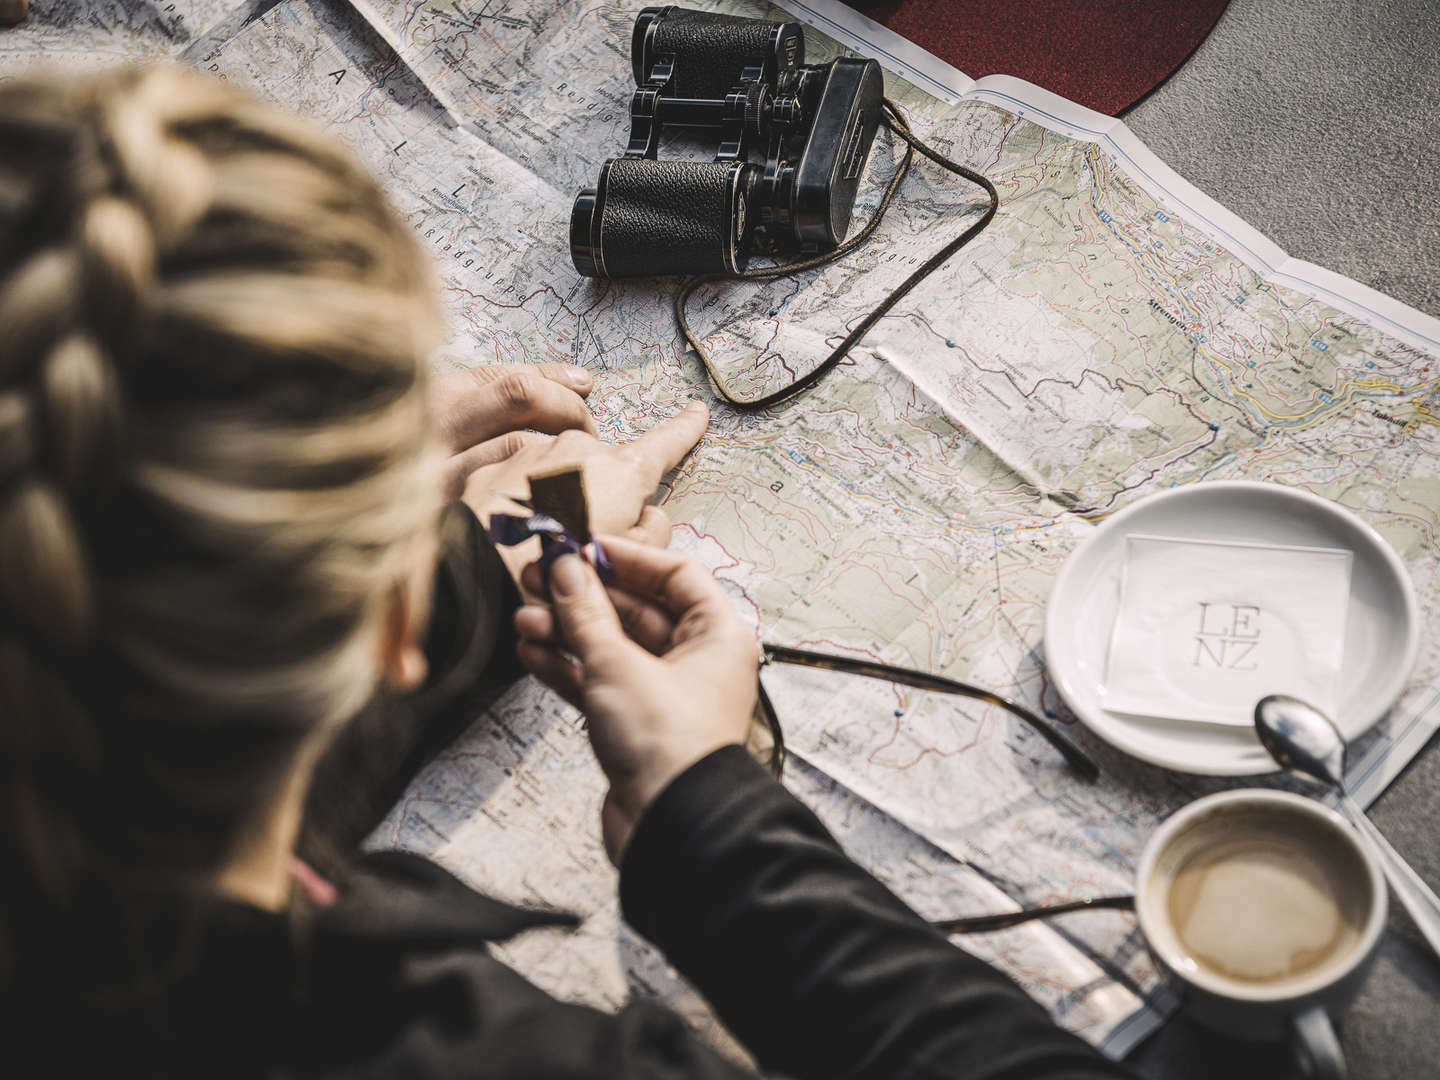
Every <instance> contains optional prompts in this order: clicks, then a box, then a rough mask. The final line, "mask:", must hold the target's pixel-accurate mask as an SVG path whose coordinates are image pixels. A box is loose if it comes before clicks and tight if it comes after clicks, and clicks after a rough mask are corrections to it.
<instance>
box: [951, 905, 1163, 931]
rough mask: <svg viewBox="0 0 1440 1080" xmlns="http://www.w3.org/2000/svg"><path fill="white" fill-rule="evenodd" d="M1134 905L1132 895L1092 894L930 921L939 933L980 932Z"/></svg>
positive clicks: (1125, 909) (1124, 909)
mask: <svg viewBox="0 0 1440 1080" xmlns="http://www.w3.org/2000/svg"><path fill="white" fill-rule="evenodd" d="M1134 907H1135V898H1134V897H1133V896H1092V897H1087V898H1086V899H1084V900H1072V901H1070V902H1069V903H1068V904H1053V905H1051V906H1049V907H1032V908H1023V909H1021V910H1020V911H1010V912H1006V913H1005V914H1003V915H970V916H966V917H963V918H959V919H937V920H935V921H934V922H932V923H931V924H930V925H931V926H933V927H934V928H935V929H936V930H939V931H940V932H941V933H942V934H984V933H988V932H990V931H991V930H1004V929H1006V928H1007V927H1011V926H1019V925H1020V924H1021V923H1023V922H1029V921H1030V920H1031V919H1048V918H1050V917H1051V916H1053V915H1064V914H1066V913H1068V912H1071V911H1098V910H1100V909H1101V908H1117V909H1119V910H1121V911H1129V910H1131V909H1133V908H1134Z"/></svg>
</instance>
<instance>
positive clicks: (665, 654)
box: [515, 537, 760, 865]
mask: <svg viewBox="0 0 1440 1080" xmlns="http://www.w3.org/2000/svg"><path fill="white" fill-rule="evenodd" d="M600 542H601V545H602V546H603V547H604V549H605V553H606V555H607V556H609V559H610V564H611V566H612V567H613V568H614V571H615V578H614V581H613V582H612V583H611V585H610V587H609V588H608V590H607V588H606V586H604V585H602V584H601V582H600V579H599V577H598V576H597V575H596V573H595V571H594V569H592V568H591V566H590V564H589V563H587V562H586V561H585V560H583V559H581V558H579V557H578V556H574V555H566V556H563V557H561V558H560V559H558V560H557V561H556V562H555V563H554V564H553V565H552V566H551V568H550V577H549V582H548V584H549V600H550V603H549V605H548V606H547V605H540V604H532V605H526V606H525V607H522V608H521V609H520V610H519V611H517V612H516V613H515V629H516V632H517V633H518V635H519V637H520V642H519V656H520V660H521V662H522V663H523V664H524V665H525V667H526V669H527V670H529V671H530V672H531V673H532V674H534V675H535V676H536V677H538V678H539V679H540V680H541V681H542V682H544V683H545V684H546V685H547V686H549V687H550V688H551V689H553V690H554V691H555V692H556V693H558V694H560V695H561V696H562V697H564V698H565V699H566V700H567V701H569V702H570V703H571V704H572V705H574V706H576V707H577V708H579V709H580V710H581V711H583V712H584V713H585V715H586V717H588V719H589V727H588V731H589V735H590V742H591V745H592V746H593V747H594V749H595V756H596V757H597V758H598V759H599V761H600V767H601V768H602V769H604V771H605V775H606V777H607V778H608V779H609V781H610V791H609V794H608V795H607V796H606V799H605V806H604V809H603V810H602V812H601V825H602V829H603V832H604V836H605V848H606V851H607V852H609V855H610V858H611V860H612V861H613V862H615V863H616V864H617V865H618V864H619V861H620V857H621V854H622V853H623V851H624V849H625V845H626V843H627V842H628V841H629V838H630V833H631V831H632V830H633V829H634V827H635V825H636V824H637V823H638V822H639V820H640V818H641V816H642V815H643V814H644V813H645V811H646V809H647V808H648V807H649V806H650V804H651V803H652V802H653V801H654V800H655V797H656V796H658V795H659V794H660V792H661V791H663V790H664V789H665V787H666V786H667V785H668V784H669V783H670V781H672V780H674V779H675V778H676V777H677V776H679V775H680V774H681V773H682V772H684V771H685V770H686V769H688V768H689V767H690V766H691V765H693V764H694V763H695V762H697V761H699V760H700V759H701V758H703V757H705V756H706V755H707V754H709V753H710V752H711V751H713V750H718V749H719V748H720V747H722V746H729V745H731V744H737V743H744V741H745V738H746V735H747V734H748V733H749V730H750V722H751V716H752V715H753V713H754V709H755V697H756V687H757V685H758V682H757V669H758V666H759V660H760V651H759V647H758V646H757V644H756V641H755V636H754V634H752V633H751V632H750V630H749V629H748V628H746V626H745V625H744V624H743V623H742V622H741V621H740V619H739V617H738V616H737V615H736V614H735V612H734V610H733V609H732V608H731V607H730V602H729V601H728V600H727V599H726V596H725V593H724V591H723V590H722V589H721V588H720V585H719V584H718V583H717V582H716V581H715V579H714V578H713V577H712V576H711V575H710V573H709V571H707V570H706V569H705V568H704V567H703V566H701V565H700V564H699V563H697V562H694V561H693V560H690V559H687V558H685V557H684V556H682V555H677V554H675V553H673V552H668V551H663V550H658V549H656V548H652V547H647V546H644V545H642V544H638V543H635V542H633V541H629V540H624V539H621V538H619V537H603V538H602V539H601V541H600ZM524 583H525V585H526V587H527V588H528V589H530V590H531V591H532V592H534V593H537V594H540V595H543V591H542V590H543V589H544V588H545V584H546V583H545V582H544V581H543V580H542V575H541V573H540V570H539V567H538V566H536V565H531V566H530V567H528V568H527V569H526V571H525V576H524Z"/></svg>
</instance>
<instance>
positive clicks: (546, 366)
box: [442, 360, 595, 397]
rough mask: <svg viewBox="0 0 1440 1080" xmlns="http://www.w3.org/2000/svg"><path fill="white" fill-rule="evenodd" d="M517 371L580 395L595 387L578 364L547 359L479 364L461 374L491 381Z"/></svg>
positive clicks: (592, 378)
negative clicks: (557, 384)
mask: <svg viewBox="0 0 1440 1080" xmlns="http://www.w3.org/2000/svg"><path fill="white" fill-rule="evenodd" d="M517 371H518V372H530V373H532V374H536V375H541V376H543V377H544V378H547V379H550V380H551V381H552V382H558V383H560V384H561V385H563V386H568V387H569V388H570V389H571V390H574V391H575V392H576V393H577V394H580V395H581V396H582V397H583V396H584V395H586V394H588V393H590V391H591V390H593V389H594V388H595V379H594V377H593V376H592V375H591V374H590V372H588V371H586V370H585V369H584V368H583V367H581V366H580V365H579V364H556V363H552V362H550V361H548V360H547V361H546V362H544V363H542V364H479V365H477V366H475V367H473V368H468V369H466V371H465V372H463V374H466V375H469V376H470V377H471V378H472V379H473V380H475V381H476V382H493V381H495V380H496V379H501V378H504V377H505V376H506V375H513V374H514V373H515V372H517ZM442 377H443V376H442Z"/></svg>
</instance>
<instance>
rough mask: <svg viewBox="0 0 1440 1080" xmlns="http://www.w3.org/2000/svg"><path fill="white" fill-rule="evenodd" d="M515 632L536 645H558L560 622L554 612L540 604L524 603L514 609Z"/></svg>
mask: <svg viewBox="0 0 1440 1080" xmlns="http://www.w3.org/2000/svg"><path fill="white" fill-rule="evenodd" d="M515 633H517V634H518V635H520V637H521V638H522V639H524V640H526V641H530V642H533V643H534V644H537V645H559V644H560V624H559V623H557V622H556V621H555V613H554V612H553V611H551V610H550V609H549V608H548V607H545V606H544V605H542V604H524V605H522V606H520V607H519V608H516V609H515Z"/></svg>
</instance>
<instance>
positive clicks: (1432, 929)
mask: <svg viewBox="0 0 1440 1080" xmlns="http://www.w3.org/2000/svg"><path fill="white" fill-rule="evenodd" d="M1340 806H1341V808H1342V809H1343V810H1344V811H1345V816H1346V817H1348V818H1349V819H1350V821H1351V823H1352V824H1353V825H1354V826H1355V828H1356V829H1358V830H1359V831H1360V834H1361V835H1362V836H1364V837H1365V839H1366V840H1368V841H1370V847H1371V848H1372V850H1373V851H1374V852H1375V855H1376V857H1377V858H1379V860H1380V868H1381V869H1382V870H1384V871H1385V880H1386V881H1388V882H1390V888H1391V890H1392V891H1393V892H1394V893H1395V895H1396V896H1397V897H1399V898H1400V902H1401V903H1402V904H1404V905H1405V910H1406V911H1408V912H1409V913H1410V917H1411V918H1412V919H1414V920H1415V925H1416V926H1418V927H1419V928H1420V933H1422V934H1424V935H1425V940H1426V941H1428V942H1429V943H1430V947H1431V948H1432V949H1434V950H1435V952H1436V955H1440V897H1437V896H1436V895H1435V893H1434V891H1433V890H1432V889H1431V888H1430V886H1428V885H1426V884H1425V882H1424V881H1422V880H1421V878H1420V875H1419V874H1417V873H1416V872H1415V871H1414V870H1413V869H1412V868H1411V866H1410V864H1409V863H1407V862H1406V861H1405V860H1404V858H1402V857H1401V855H1400V853H1399V852H1398V851H1396V850H1395V849H1394V848H1393V847H1391V846H1390V841H1388V840H1386V839H1385V837H1384V835H1383V834H1382V833H1381V832H1380V830H1379V829H1377V828H1376V827H1375V826H1374V824H1373V823H1372V822H1371V821H1370V818H1369V816H1368V815H1367V814H1366V813H1365V811H1364V809H1363V808H1362V807H1361V806H1360V804H1359V803H1357V802H1356V801H1355V800H1354V799H1352V798H1351V797H1350V796H1349V795H1342V796H1341V797H1340Z"/></svg>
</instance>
